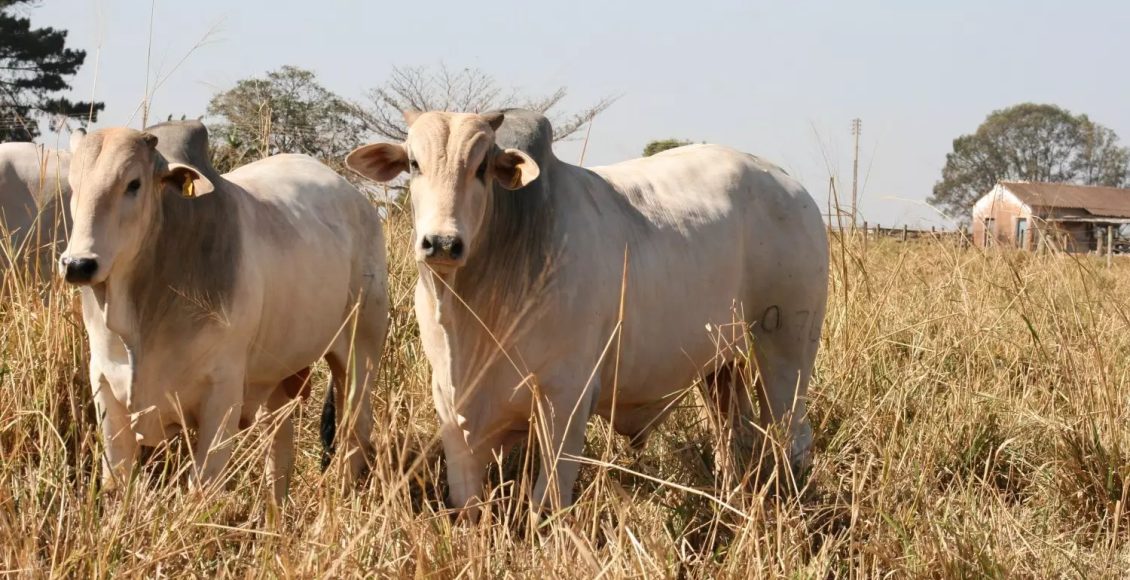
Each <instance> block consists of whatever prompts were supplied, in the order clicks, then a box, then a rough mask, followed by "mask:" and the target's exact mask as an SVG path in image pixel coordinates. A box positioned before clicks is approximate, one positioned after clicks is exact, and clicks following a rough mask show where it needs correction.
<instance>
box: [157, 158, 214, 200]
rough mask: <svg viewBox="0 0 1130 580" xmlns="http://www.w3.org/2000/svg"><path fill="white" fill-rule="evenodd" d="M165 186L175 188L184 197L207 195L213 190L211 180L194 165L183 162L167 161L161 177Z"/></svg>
mask: <svg viewBox="0 0 1130 580" xmlns="http://www.w3.org/2000/svg"><path fill="white" fill-rule="evenodd" d="M161 183H163V184H164V185H165V187H173V188H176V189H177V190H178V191H179V192H180V194H181V195H182V196H184V197H188V198H192V197H196V196H200V195H207V194H209V193H212V191H214V190H215V186H214V185H212V182H211V181H210V180H209V179H208V178H207V177H204V175H203V174H201V173H200V171H198V170H197V169H196V168H195V167H193V166H191V165H185V164H183V163H169V164H168V169H167V170H166V172H165V175H163V176H162V177H161Z"/></svg>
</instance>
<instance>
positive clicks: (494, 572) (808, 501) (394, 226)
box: [0, 210, 1130, 578]
mask: <svg viewBox="0 0 1130 580" xmlns="http://www.w3.org/2000/svg"><path fill="white" fill-rule="evenodd" d="M409 227H410V224H409V222H408V221H407V219H406V218H405V216H403V215H402V214H400V213H398V212H397V211H396V210H393V213H392V215H391V217H390V219H389V221H388V234H389V236H388V237H389V240H390V242H389V243H390V252H391V260H390V264H391V265H390V268H391V273H390V276H391V291H392V303H393V305H394V313H393V324H392V330H391V336H390V340H389V343H388V348H387V351H386V354H385V357H384V366H383V370H382V373H381V375H380V377H379V380H378V381H377V382H376V384H374V385H373V386H372V389H373V392H374V393H375V395H376V414H377V418H378V420H377V424H378V426H379V427H378V429H377V430H376V432H375V433H374V439H375V441H376V445H377V449H378V453H379V458H378V465H377V466H376V468H375V469H374V472H373V474H372V476H371V478H370V480H369V481H368V483H367V485H366V486H365V487H364V488H363V489H362V490H360V491H359V492H355V493H347V492H343V491H342V490H340V489H339V485H338V482H339V481H340V480H341V479H342V467H341V466H340V465H339V464H335V465H334V467H332V468H331V469H330V471H329V472H327V473H326V474H322V473H321V472H320V471H319V469H318V463H319V448H318V435H317V420H318V412H317V411H318V407H319V405H318V404H316V402H311V403H307V404H305V405H301V406H295V407H293V408H292V409H290V411H292V412H294V413H295V414H296V415H297V417H298V424H299V428H298V430H297V439H298V442H297V444H298V450H299V456H298V462H297V470H296V475H295V479H294V484H293V486H292V489H291V495H290V501H289V503H288V504H287V505H285V507H283V508H282V509H275V508H273V507H271V504H270V502H269V501H268V498H269V495H270V487H269V485H267V484H266V482H264V481H263V479H262V474H263V469H262V467H261V466H262V461H263V457H264V454H265V452H266V445H265V441H266V439H267V437H265V436H264V434H263V432H264V430H266V429H269V428H270V425H269V424H268V425H259V426H257V427H256V428H254V429H251V430H249V431H248V432H246V433H245V434H243V435H241V437H240V439H239V441H238V448H237V452H236V454H235V459H234V461H233V464H232V468H231V469H230V470H229V474H230V476H231V482H230V484H229V486H228V488H227V489H222V488H220V489H212V490H207V491H202V492H193V491H189V490H188V488H187V487H186V486H185V485H182V484H180V483H178V481H179V480H180V479H182V477H181V476H182V475H183V471H184V469H185V467H186V463H187V462H186V461H184V460H183V458H182V456H181V455H178V454H177V453H172V452H160V451H159V452H158V453H156V454H155V455H156V458H155V459H153V460H151V461H150V462H149V464H148V465H147V467H146V469H145V473H144V474H142V475H141V476H139V477H138V478H137V479H136V480H135V481H134V482H133V483H132V485H130V486H129V487H128V488H127V489H126V490H124V491H123V492H121V493H120V494H117V495H113V496H110V495H106V494H101V493H99V490H98V484H97V477H96V475H97V469H96V467H97V458H98V456H99V453H100V444H99V442H98V439H97V437H96V436H95V430H94V424H93V419H92V410H91V406H90V395H89V385H88V384H87V379H86V368H85V365H86V349H85V346H84V336H83V333H82V329H81V322H80V321H79V319H78V318H76V316H75V314H74V311H73V302H72V301H71V300H70V299H69V297H70V296H71V295H72V292H71V291H70V290H69V289H67V288H65V287H63V286H62V285H61V284H59V283H58V282H56V281H52V282H50V283H47V282H42V281H39V282H37V281H35V280H34V279H30V278H26V277H22V276H15V275H12V273H9V274H7V275H6V276H5V278H4V280H3V296H4V298H3V301H2V303H0V319H2V324H0V567H2V568H3V573H11V574H15V575H18V576H41V575H54V576H65V577H89V576H97V577H108V576H114V577H141V576H143V577H154V576H182V575H192V576H199V577H217V576H256V577H259V576H262V577H277V576H288V577H289V576H296V577H311V576H327V577H346V576H409V575H412V576H416V577H431V576H436V577H445V578H446V577H482V576H492V577H501V576H517V577H536V578H557V577H563V578H594V577H622V576H635V577H716V576H723V577H739V578H747V577H780V576H789V577H829V576H847V577H873V576H893V577H907V576H910V577H947V578H970V577H983V576H988V577H1003V576H1009V577H1011V576H1017V577H1039V578H1043V577H1051V576H1072V577H1087V578H1103V577H1122V576H1126V575H1127V574H1128V570H1130V548H1128V545H1130V542H1128V541H1127V540H1128V539H1130V510H1128V509H1127V506H1126V502H1127V499H1128V497H1130V494H1128V489H1130V425H1128V422H1127V421H1128V419H1130V390H1128V389H1127V385H1128V377H1130V362H1128V361H1127V354H1128V351H1130V318H1128V315H1130V300H1127V296H1130V262H1127V263H1123V262H1124V260H1115V267H1114V268H1113V269H1112V270H1106V269H1105V268H1103V267H1102V266H1101V265H1100V263H1099V262H1098V261H1097V260H1095V259H1092V258H1086V257H1078V258H1077V257H1069V256H1062V255H1049V256H1032V255H1027V254H1017V253H1011V252H1007V251H1000V252H997V251H993V252H982V251H979V250H975V249H961V248H957V247H956V246H954V245H953V244H952V243H950V242H924V243H912V244H901V243H898V242H895V241H892V240H881V241H878V242H876V241H874V240H873V241H872V242H871V243H869V244H868V245H867V247H866V249H864V246H863V245H862V244H861V243H859V242H858V241H850V240H849V241H847V242H840V241H837V240H833V252H832V254H833V259H834V264H833V267H832V275H831V280H830V284H831V288H832V292H831V296H832V298H831V305H830V309H829V314H828V318H827V322H826V325H825V330H824V338H823V350H822V351H821V354H820V357H819V359H818V362H817V370H816V376H815V380H814V384H813V386H812V391H811V398H812V402H811V407H810V408H811V416H812V419H813V422H814V427H815V432H816V436H817V439H816V453H815V462H814V466H813V469H812V471H811V473H810V474H809V476H808V477H807V479H806V480H804V482H803V484H804V487H803V489H802V490H801V491H800V492H799V493H796V494H787V493H784V494H783V493H777V492H776V491H774V490H773V489H771V488H765V489H760V490H758V489H754V490H749V489H745V488H730V487H729V485H728V484H726V483H725V482H730V481H735V480H736V479H737V478H736V477H734V476H735V474H732V473H726V470H727V469H728V467H727V465H729V464H730V463H729V462H727V461H723V457H722V455H724V454H725V453H727V451H726V450H725V449H724V446H723V445H720V444H719V438H718V436H717V434H716V433H715V432H714V431H713V430H712V429H711V428H710V427H709V425H710V424H711V423H710V421H709V420H708V419H707V416H706V414H705V413H704V412H703V411H702V407H701V397H700V395H698V394H697V391H694V392H692V394H691V395H690V396H689V397H688V398H687V399H686V401H685V403H684V404H683V405H682V406H681V408H680V409H679V410H677V411H676V412H675V413H674V414H673V415H672V416H671V417H670V418H668V419H667V420H666V422H665V423H663V425H662V427H661V428H660V429H659V430H658V432H657V433H656V436H654V437H653V438H652V439H651V440H650V442H649V443H648V445H647V447H646V448H645V449H643V450H642V451H640V452H636V451H632V450H631V449H630V448H629V447H628V446H627V445H625V442H624V441H623V440H621V439H618V438H615V437H613V438H609V437H608V433H607V426H606V425H605V424H603V423H602V422H600V421H595V422H594V423H593V424H592V425H591V426H590V429H589V441H588V446H587V449H586V456H587V457H588V458H592V459H593V460H594V461H593V462H592V463H590V464H588V465H586V466H585V467H583V468H582V476H581V481H580V482H579V484H578V488H577V497H578V501H577V503H576V505H575V506H574V507H573V508H572V509H571V510H568V511H567V512H564V513H558V514H553V515H551V516H550V517H548V518H547V519H544V520H541V521H535V520H532V519H530V518H529V517H527V516H526V514H527V513H528V510H527V509H526V506H525V505H523V504H522V503H521V502H517V501H508V500H507V499H506V498H507V497H509V496H511V495H513V494H514V492H515V490H518V489H520V488H521V487H522V486H523V485H527V484H526V483H524V482H525V481H526V479H524V478H522V477H521V472H522V471H523V470H522V469H521V465H522V464H523V463H524V461H523V458H522V457H512V458H510V459H508V460H507V461H506V462H504V463H503V465H502V466H501V467H496V468H493V473H492V475H491V477H490V479H491V481H493V482H495V483H501V485H500V486H499V487H498V488H497V489H496V491H495V493H494V495H493V496H492V500H493V502H492V510H491V512H490V514H489V515H488V516H487V517H484V518H483V519H482V520H481V521H480V522H479V523H478V524H475V525H471V524H467V523H453V522H452V519H451V517H450V514H449V513H448V512H447V511H445V510H444V509H443V507H442V503H441V502H440V501H439V500H438V498H440V497H442V496H443V493H444V484H443V466H442V458H441V455H440V453H439V451H438V448H437V446H436V445H435V444H434V437H433V431H434V427H435V420H434V412H433V410H432V406H431V401H430V396H429V388H428V380H427V379H428V368H427V364H426V360H425V359H424V358H423V354H422V352H421V349H420V346H419V343H418V339H417V336H416V328H415V326H414V322H413V317H412V314H411V296H412V286H413V284H414V276H415V274H414V271H415V270H414V267H413V265H412V264H411V261H410V256H409V252H408V247H409V246H408V239H409V237H408V231H409ZM609 291H612V292H618V291H619V289H609ZM45 296H50V297H53V298H54V299H52V300H45V299H44V297H45ZM60 298H64V299H60ZM655 314H656V315H657V316H662V313H655ZM320 374H321V376H320V379H322V380H319V381H318V388H317V389H316V390H315V395H314V399H315V401H317V400H318V399H319V398H320V397H321V394H322V389H323V388H324V371H321V373H320ZM609 441H611V444H609V443H608V442H609ZM172 447H173V449H172V451H175V448H176V445H173V446H172ZM515 477H517V479H515ZM718 482H723V484H722V485H719V484H718Z"/></svg>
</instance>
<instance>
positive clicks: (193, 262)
mask: <svg viewBox="0 0 1130 580" xmlns="http://www.w3.org/2000/svg"><path fill="white" fill-rule="evenodd" d="M178 161H179V160H178ZM208 169H210V168H208ZM205 173H206V174H207V173H212V175H207V177H209V179H211V180H212V183H213V184H214V185H215V191H213V192H212V193H210V194H207V195H202V196H199V197H196V198H193V199H186V198H184V197H182V196H180V195H178V194H177V193H176V192H173V191H171V190H170V189H165V190H163V191H161V192H160V193H159V194H158V195H160V200H159V203H157V204H155V205H156V210H155V212H154V215H153V216H152V219H151V221H150V227H149V229H148V231H147V233H146V235H145V236H144V238H143V243H142V246H141V250H140V253H139V254H138V257H137V260H136V261H135V267H134V268H132V270H131V272H129V273H128V274H127V279H126V280H125V282H126V288H127V291H128V293H129V298H128V302H129V303H130V304H131V305H132V307H133V309H134V313H133V314H134V320H135V325H134V327H135V328H136V329H138V331H139V336H138V337H137V338H138V339H139V342H140V344H139V346H140V347H141V348H142V349H144V347H145V346H146V345H148V344H149V343H151V342H152V339H153V337H156V336H165V337H183V336H186V335H191V334H192V333H195V332H197V331H198V330H199V329H201V328H202V327H204V326H205V325H210V324H220V325H223V324H225V323H226V321H227V319H228V315H229V313H230V308H231V306H232V299H233V296H234V291H235V286H236V277H237V273H238V269H239V265H240V264H239V262H240V246H241V238H240V234H241V229H240V227H239V208H238V200H236V199H235V196H236V195H239V194H241V193H242V192H241V191H240V190H239V188H238V187H236V186H234V184H231V183H230V182H227V181H226V180H224V179H223V178H221V177H220V176H218V175H215V173H214V171H206V172H205Z"/></svg>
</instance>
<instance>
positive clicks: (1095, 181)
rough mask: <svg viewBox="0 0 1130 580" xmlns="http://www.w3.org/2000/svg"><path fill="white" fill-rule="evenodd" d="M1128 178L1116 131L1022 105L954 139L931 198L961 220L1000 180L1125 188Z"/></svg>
mask: <svg viewBox="0 0 1130 580" xmlns="http://www.w3.org/2000/svg"><path fill="white" fill-rule="evenodd" d="M1128 177H1130V150H1128V149H1126V148H1125V147H1121V146H1119V144H1118V136H1117V135H1116V134H1115V133H1114V131H1112V130H1110V129H1108V128H1106V127H1103V126H1102V125H1099V124H1098V123H1095V122H1093V121H1091V120H1090V119H1089V118H1087V116H1086V115H1072V114H1071V113H1070V112H1069V111H1066V110H1064V109H1062V108H1060V107H1057V106H1055V105H1039V104H1033V103H1024V104H1020V105H1015V106H1012V107H1009V108H1007V109H1001V110H998V111H993V112H992V113H991V114H990V115H989V116H988V117H987V118H986V119H985V122H983V123H981V126H980V127H978V128H977V131H976V132H974V133H973V134H970V135H962V136H961V137H958V138H957V139H954V141H953V151H952V152H951V153H949V154H947V155H946V166H945V168H944V169H943V170H942V179H941V181H939V182H938V183H937V184H935V185H934V195H933V196H931V197H930V199H929V200H928V201H929V202H930V203H931V204H934V205H937V206H939V207H941V208H942V209H943V210H944V211H945V212H946V213H948V214H949V215H951V216H953V217H956V218H962V217H967V216H968V214H969V211H970V209H971V208H972V207H973V203H974V202H976V201H977V199H978V198H979V197H981V196H982V195H984V194H985V193H986V192H988V191H989V190H990V189H992V188H993V186H994V185H996V183H997V182H998V181H1002V180H1003V181H1008V180H1017V181H1046V182H1062V183H1076V184H1081V185H1107V186H1114V187H1122V186H1125V185H1127V182H1128Z"/></svg>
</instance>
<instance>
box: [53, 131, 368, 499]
mask: <svg viewBox="0 0 1130 580" xmlns="http://www.w3.org/2000/svg"><path fill="white" fill-rule="evenodd" d="M70 183H71V185H72V187H73V190H74V195H73V197H72V199H71V208H72V213H73V215H74V220H75V222H74V229H73V232H72V234H71V237H70V242H69V244H68V246H67V250H66V252H65V253H64V254H63V256H62V258H61V265H62V270H63V273H64V276H65V277H66V279H67V281H68V282H71V283H73V284H76V285H79V286H81V287H82V298H83V318H84V321H85V324H86V330H87V335H88V337H89V339H90V348H91V363H90V379H91V384H92V387H93V389H94V395H95V402H96V404H97V407H98V412H99V415H100V421H101V425H102V432H103V436H104V439H105V443H106V458H105V462H104V471H103V476H104V480H105V482H106V484H107V485H109V486H113V485H114V484H115V483H117V482H119V481H120V480H121V478H123V477H126V476H128V475H129V472H130V470H131V469H132V466H133V465H134V463H135V461H136V459H137V457H138V450H139V444H140V445H147V446H149V445H155V444H157V443H159V442H161V441H163V440H165V439H166V438H167V437H169V436H171V435H173V434H175V433H176V432H177V431H179V430H180V429H183V428H193V429H195V430H196V431H197V437H198V440H197V441H196V443H195V444H194V447H193V456H194V461H195V464H196V470H195V474H194V480H195V481H197V482H201V483H203V482H207V481H210V480H213V479H214V478H216V477H217V475H218V474H219V473H220V472H221V470H222V469H223V467H224V466H225V464H226V463H227V461H228V459H229V457H230V455H231V452H232V449H231V437H232V436H233V435H234V434H235V433H236V432H237V431H238V430H239V429H241V428H243V427H245V426H246V425H248V424H249V423H250V422H252V421H253V420H254V419H255V418H256V417H257V415H259V414H261V413H265V412H273V411H276V410H278V409H280V408H281V407H282V406H283V405H284V404H286V403H287V402H288V401H290V400H291V398H293V397H294V396H295V395H296V392H295V391H296V388H295V387H296V386H297V385H296V384H295V383H300V382H301V377H303V375H304V369H306V368H307V367H308V366H309V365H310V364H312V363H313V362H315V361H316V360H318V359H319V358H321V357H323V356H324V357H325V359H326V360H327V362H328V363H329V366H330V370H331V372H332V374H333V388H332V390H333V391H334V392H335V393H336V398H337V407H338V408H339V409H342V410H343V411H345V410H348V411H351V413H350V412H345V413H340V412H339V415H341V414H344V415H345V416H344V417H342V418H341V420H340V421H339V423H340V422H343V421H345V419H349V421H348V422H347V423H348V427H347V426H342V427H340V429H341V430H342V431H343V432H346V430H347V429H348V431H347V432H348V437H347V442H346V445H345V448H346V451H347V452H348V453H349V454H350V456H349V460H350V467H351V473H352V475H353V476H354V477H356V476H358V475H359V474H360V473H361V471H362V470H363V468H364V467H365V462H366V461H367V459H369V458H371V457H372V454H373V449H372V444H371V442H370V439H369V437H370V435H371V430H372V417H371V412H370V402H369V395H368V385H369V379H370V378H372V377H374V376H375V372H376V369H377V364H378V362H379V358H380V355H381V351H382V349H383V345H384V340H385V334H386V330H387V325H388V301H387V296H386V276H387V274H386V267H385V258H384V235H383V232H382V228H381V223H380V219H379V217H378V215H377V212H376V210H375V208H373V206H372V205H371V204H370V203H369V201H368V200H367V199H366V198H365V196H364V195H363V194H361V193H360V192H359V191H357V190H356V189H355V188H354V187H352V186H351V185H350V184H349V183H348V182H347V181H345V180H344V179H342V178H341V177H340V176H339V175H337V174H336V173H334V172H333V171H332V170H331V169H329V168H328V167H326V166H325V165H323V164H321V163H319V162H318V161H315V160H314V159H312V158H309V157H306V156H302V155H278V156H275V157H271V158H268V159H264V160H262V161H257V162H255V163H251V164H249V165H246V166H244V167H241V168H239V169H237V170H235V171H233V172H231V173H228V174H226V175H224V176H220V175H218V174H217V173H216V172H215V170H213V169H212V168H211V165H210V164H209V163H208V160H207V132H206V130H205V129H204V126H203V125H201V124H200V123H198V122H187V123H169V124H163V125H159V126H157V127H153V128H150V129H148V130H147V132H144V133H143V132H139V131H134V130H130V129H105V130H100V131H97V132H94V133H92V134H90V135H89V136H87V137H86V138H85V139H84V140H83V141H82V143H81V144H79V146H78V147H77V149H76V151H75V154H74V159H73V160H72V163H71V168H70ZM347 394H348V397H346V395H347ZM346 398H348V405H346V404H345V399H346ZM331 429H332V426H331ZM293 459H294V450H293V426H292V422H291V419H290V417H289V415H286V417H285V418H284V419H283V420H282V423H281V424H280V426H279V427H278V428H277V430H276V432H275V436H274V441H273V448H272V453H271V460H270V461H269V462H268V477H270V478H271V479H272V480H273V481H274V486H275V495H276V497H277V498H279V499H281V498H282V497H284V496H285V494H286V490H287V485H288V482H289V477H290V472H291V468H292V465H293Z"/></svg>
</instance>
